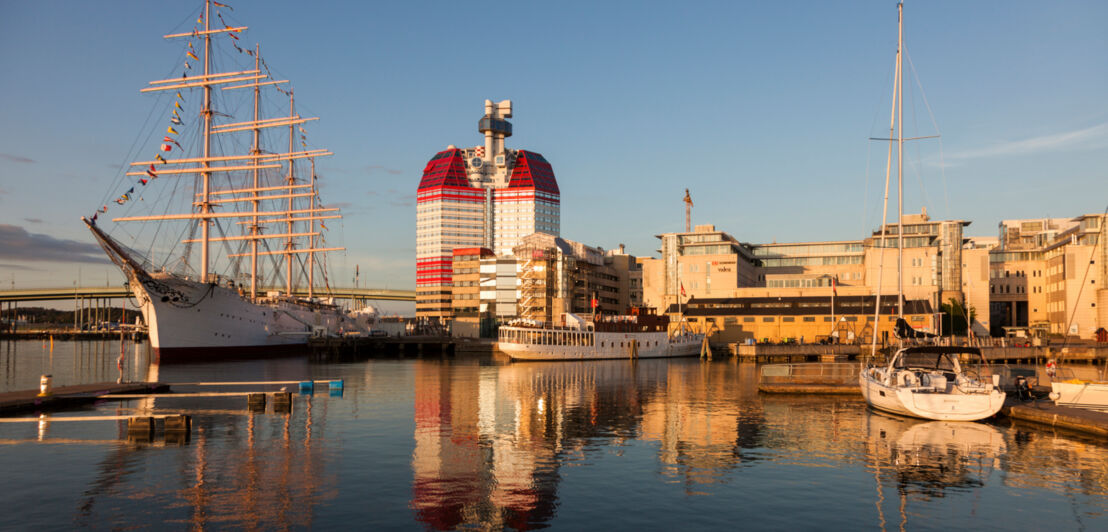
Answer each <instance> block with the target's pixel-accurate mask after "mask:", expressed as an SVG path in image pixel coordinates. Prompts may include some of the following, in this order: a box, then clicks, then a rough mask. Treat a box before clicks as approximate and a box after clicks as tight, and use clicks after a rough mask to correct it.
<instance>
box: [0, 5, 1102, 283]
mask: <svg viewBox="0 0 1108 532" xmlns="http://www.w3.org/2000/svg"><path fill="white" fill-rule="evenodd" d="M224 3H227V4H230V5H231V6H233V7H234V11H233V12H227V13H228V15H230V16H229V17H228V19H229V21H231V22H232V23H236V24H243V25H247V26H250V29H249V30H248V31H247V32H246V33H244V34H243V37H242V42H244V43H254V42H260V43H262V46H263V52H264V54H265V57H266V59H267V61H268V62H269V64H270V65H271V67H273V69H274V71H275V72H276V73H278V75H280V76H283V77H286V78H288V79H291V80H292V81H293V86H294V87H295V89H296V94H297V103H298V108H299V110H300V111H301V112H302V113H303V114H308V115H312V116H319V117H321V120H320V121H318V122H315V123H313V124H312V128H311V130H312V136H313V137H312V140H313V142H314V143H315V144H316V145H319V146H325V147H327V148H330V149H331V150H333V151H334V152H335V156H333V157H330V158H327V159H324V160H321V161H320V166H319V173H320V174H321V175H322V176H323V177H324V179H325V180H326V182H327V185H326V188H325V189H324V191H323V196H324V198H325V200H330V201H337V202H341V203H342V204H343V206H344V210H345V214H346V218H345V219H344V220H343V223H342V224H341V226H340V227H337V228H333V229H338V231H337V232H334V233H333V234H332V240H339V241H341V243H342V244H343V245H345V246H346V247H347V248H349V251H348V252H347V253H346V255H345V256H342V257H336V260H334V261H333V263H332V264H333V266H334V267H335V269H336V270H337V271H336V272H335V274H334V275H335V277H336V278H337V279H350V278H351V277H352V270H353V268H354V265H355V264H358V265H360V269H361V274H362V279H363V284H368V285H370V286H378V287H389V288H412V287H413V286H414V260H415V251H414V248H415V243H414V242H415V227H414V220H415V205H414V203H415V202H414V197H415V189H416V186H417V184H418V182H419V177H420V175H421V172H422V169H423V166H424V164H425V163H426V161H427V159H428V158H429V157H430V156H431V155H433V154H434V153H435V152H436V151H438V150H441V149H443V148H444V147H445V146H446V145H448V144H456V145H459V146H472V145H477V144H479V143H481V142H482V137H481V136H480V134H479V133H478V132H477V131H476V123H477V119H478V118H480V115H481V114H482V112H483V107H482V104H483V101H484V100H485V99H486V98H488V99H492V100H501V99H512V100H513V101H514V104H515V117H514V118H513V119H512V122H513V124H514V128H515V136H513V137H512V138H510V139H508V145H509V147H512V148H524V149H529V150H534V151H538V152H541V153H543V154H544V155H545V157H546V158H547V159H548V160H549V161H550V162H551V164H552V165H553V167H554V171H555V174H556V175H557V178H558V182H559V185H560V187H561V189H562V236H564V237H566V238H570V239H573V240H578V241H581V242H585V243H588V244H592V245H599V246H602V247H605V248H613V247H616V246H617V245H618V244H620V243H623V244H626V245H627V246H628V250H629V251H630V252H631V253H633V254H636V255H652V254H654V250H655V249H656V242H657V240H656V239H655V238H654V235H656V234H659V233H662V232H667V231H674V230H681V229H683V225H684V206H683V204H682V203H681V198H682V197H683V193H684V189H685V188H689V189H690V191H691V193H692V197H693V200H694V202H695V207H694V208H693V222H694V223H714V224H715V225H716V226H717V228H719V229H722V230H725V231H728V232H730V233H731V234H733V235H734V236H735V237H736V238H738V239H740V240H743V241H747V242H753V243H760V242H772V241H777V242H795V241H812V240H845V239H857V238H862V237H863V236H864V235H865V233H866V231H868V230H871V229H872V228H874V227H876V226H877V225H878V224H879V223H880V212H881V211H880V193H881V187H882V183H883V179H884V166H885V153H886V145H885V144H883V143H879V142H872V141H868V140H867V138H868V137H883V136H886V134H887V128H888V112H889V103H890V93H891V87H892V75H893V60H894V54H895V47H896V4H895V2H892V1H863V2H757V3H755V2H687V3H673V2H555V3H542V4H540V3H529V2H521V3H511V4H506V3H503V2H462V3H447V2H430V1H428V2H418V1H411V2H312V3H304V4H302V5H301V4H295V3H292V2H284V1H266V2H258V1H245V0H227V1H226V2H224ZM199 5H200V3H199V2H195V3H193V2H139V1H130V2H128V1H118V2H106V3H90V2H60V1H43V2H14V1H5V2H3V4H2V11H3V17H0V72H3V75H2V76H0V96H2V97H0V123H2V124H3V125H4V126H5V127H3V128H0V239H3V240H4V241H3V242H0V248H2V249H5V250H6V251H0V283H2V284H3V285H8V284H10V283H11V282H13V281H14V283H15V284H16V286H23V287H34V286H65V285H70V284H72V282H73V280H74V279H75V278H76V277H77V271H78V268H80V271H81V277H82V280H83V282H85V283H86V284H87V283H89V282H109V281H110V282H118V280H119V278H118V277H117V274H115V273H114V272H113V271H112V269H111V268H110V267H109V266H107V265H105V264H103V263H97V262H94V261H96V260H98V255H97V253H98V251H97V250H95V249H94V248H90V247H89V246H92V245H93V241H92V239H91V236H90V235H89V233H88V231H87V230H86V229H85V228H84V227H83V225H82V224H81V223H80V221H79V217H80V216H81V215H87V214H89V213H91V212H92V211H93V210H94V209H95V208H96V207H97V203H98V201H99V199H100V198H102V197H104V196H105V194H106V193H111V192H107V190H108V188H109V187H111V186H112V184H113V182H115V179H116V177H117V175H118V170H117V169H116V167H117V166H118V165H120V164H122V163H125V162H128V161H125V160H124V159H125V157H126V156H127V154H128V152H129V150H130V149H131V147H132V144H133V143H135V142H136V134H137V133H138V131H139V128H140V127H141V126H142V125H143V124H144V121H145V120H146V119H147V116H148V114H149V113H150V111H151V108H152V107H153V104H154V100H153V98H152V97H150V96H148V95H143V94H139V92H138V90H139V89H140V88H141V87H143V86H144V85H145V84H146V82H147V81H149V80H153V79H158V78H160V77H163V76H164V75H165V74H166V73H167V72H170V71H172V69H173V68H174V65H176V64H178V60H179V57H180V48H179V45H178V44H177V43H169V42H166V41H165V40H163V39H162V38H161V35H163V34H165V33H169V32H171V31H177V30H180V28H182V27H186V30H187V29H188V28H191V20H192V19H193V18H195V14H196V13H197V12H198V11H199ZM905 14H906V15H905V21H906V22H905V35H906V42H907V49H908V56H909V58H910V60H911V64H912V66H913V67H914V69H913V70H910V71H909V73H910V74H913V75H914V76H916V77H918V79H919V83H920V84H921V85H922V88H923V90H922V91H920V89H919V87H918V86H917V85H916V82H915V80H914V79H913V80H911V82H910V83H908V82H906V84H905V85H906V96H905V104H906V109H905V113H904V114H905V135H906V136H914V135H932V134H935V133H936V127H935V125H933V124H932V121H931V119H930V118H929V114H928V108H927V107H926V106H925V105H924V104H923V96H924V95H925V96H926V99H927V103H929V104H930V109H931V112H932V113H933V114H934V117H935V124H937V126H938V132H940V133H941V134H942V140H941V141H937V140H925V141H918V142H916V143H911V144H910V145H909V147H908V148H906V157H905V161H906V181H905V207H906V211H907V212H916V211H918V210H919V208H920V207H921V206H926V207H927V209H928V212H929V213H930V214H931V215H932V216H933V217H934V218H958V219H966V220H970V221H972V222H973V223H972V225H971V226H970V228H969V230H968V232H969V234H970V235H978V236H993V235H995V234H996V227H997V223H998V222H999V221H1000V220H1001V219H1007V218H1035V217H1068V216H1076V215H1079V214H1085V213H1092V212H1101V211H1102V210H1103V209H1104V208H1105V204H1106V202H1108V179H1106V177H1108V176H1106V173H1108V105H1106V104H1105V100H1104V97H1105V95H1106V94H1108V64H1106V62H1105V57H1108V30H1106V29H1105V28H1108V3H1105V2H1096V1H1088V2H1081V1H1063V2H1032V1H1004V2H1000V1H997V2H985V1H982V2H955V1H949V2H948V1H929V2H909V3H908V4H907V5H906V7H905ZM139 140H143V139H139ZM940 162H945V167H944V166H943V165H942V164H940ZM74 259H76V260H74ZM102 280H103V281H102ZM343 284H347V283H343Z"/></svg>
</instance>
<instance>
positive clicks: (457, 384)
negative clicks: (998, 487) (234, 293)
mask: <svg viewBox="0 0 1108 532" xmlns="http://www.w3.org/2000/svg"><path fill="white" fill-rule="evenodd" d="M415 364H416V377H415V434H414V436H415V448H414V451H413V453H412V473H413V492H412V499H411V503H410V506H411V508H412V509H413V510H414V512H415V515H416V518H417V519H418V520H419V521H420V522H422V523H424V524H425V525H427V526H430V527H432V528H437V529H446V528H457V527H481V528H487V527H503V526H509V527H512V528H533V527H535V526H543V525H546V524H549V523H550V522H551V521H552V520H553V519H554V518H555V517H556V511H557V509H558V507H559V503H558V498H559V484H560V482H561V475H560V473H559V472H560V471H562V470H564V468H565V467H567V466H576V465H591V464H593V463H595V462H596V461H597V460H599V459H602V458H603V457H605V456H616V457H621V456H623V452H624V449H625V448H627V447H628V446H634V445H641V444H647V445H649V446H651V447H652V448H653V449H656V451H655V458H654V460H655V464H656V467H655V469H657V471H658V474H659V477H660V478H659V480H660V481H662V482H668V481H674V482H680V483H681V484H682V485H683V486H684V488H685V493H686V495H689V496H697V495H703V494H708V493H711V491H712V488H711V486H712V485H715V484H718V483H727V482H731V481H734V480H735V479H736V474H737V472H738V471H740V470H741V469H743V468H748V467H754V466H757V465H758V464H759V463H763V462H768V463H777V464H783V465H799V466H803V467H808V468H825V467H831V468H844V467H861V468H865V469H867V470H869V471H871V472H872V474H873V489H874V491H873V492H871V493H873V496H872V500H873V501H874V502H875V509H876V512H877V515H878V524H879V526H881V527H882V528H884V527H885V526H886V523H885V514H886V513H889V511H892V512H893V513H898V514H899V515H900V516H901V518H902V521H901V526H904V525H905V524H906V523H907V519H908V515H909V514H910V513H911V504H913V503H915V502H921V503H924V504H926V503H927V502H928V501H931V500H934V499H941V498H943V497H948V496H950V495H952V494H957V493H966V492H971V491H973V490H977V489H980V488H982V487H984V486H986V485H987V483H988V482H989V479H990V478H991V476H992V475H993V474H994V473H999V474H1001V475H1003V478H1004V482H1005V484H1008V485H1013V486H1019V485H1025V486H1028V487H1035V488H1043V487H1047V488H1052V489H1062V490H1065V489H1072V488H1073V481H1072V480H1068V479H1065V478H1062V477H1059V476H1058V475H1056V474H1055V473H1054V472H1052V471H1055V472H1056V467H1055V464H1050V463H1046V460H1045V459H1044V458H1043V457H1042V456H1041V455H1039V454H1037V452H1022V451H1021V450H1017V452H1016V454H1018V456H1019V461H1020V462H1021V463H1023V464H1033V465H1030V466H1021V467H1012V466H1011V462H1012V452H1011V451H1010V450H1009V442H1008V438H1007V437H1006V435H1005V433H1004V432H1003V431H1002V430H1001V429H1000V428H998V427H997V426H993V425H989V424H983V423H957V422H926V421H921V420H913V419H908V418H900V417H896V416H889V415H885V414H881V413H876V412H873V411H870V410H868V409H867V408H866V407H865V406H864V403H862V402H861V401H860V399H859V398H854V397H836V396H767V397H759V396H758V395H757V392H756V391H754V390H756V382H755V380H756V371H755V367H754V366H753V365H740V364H734V363H730V364H729V363H727V362H723V363H716V364H703V363H699V362H696V361H639V362H636V363H631V362H627V361H599V362H597V361H593V362H582V363H574V362H558V363H523V364H519V363H516V364H508V365H502V366H483V367H464V366H463V367H459V366H451V365H447V364H442V363H439V362H416V363H415ZM1016 434H1017V435H1019V434H1024V433H1022V432H1017V433H1016ZM1034 434H1035V436H1026V435H1025V436H1020V438H1023V440H1022V441H1017V443H1016V447H1017V449H1020V448H1022V447H1026V446H1028V444H1029V443H1028V442H1039V441H1040V440H1041V439H1042V438H1043V436H1042V435H1041V433H1034ZM1062 441H1063V442H1068V443H1065V444H1061V443H1056V445H1058V446H1061V447H1062V448H1065V446H1066V445H1069V446H1071V447H1072V446H1077V448H1080V449H1081V450H1082V451H1090V452H1092V453H1093V455H1092V456H1083V457H1077V456H1073V455H1072V454H1071V455H1067V456H1066V457H1065V459H1068V460H1071V461H1074V463H1075V466H1074V469H1075V472H1080V473H1082V474H1080V475H1078V476H1077V478H1078V479H1079V480H1078V484H1080V485H1081V487H1080V489H1081V491H1082V492H1084V493H1096V494H1102V493H1103V489H1104V486H1106V485H1108V483H1106V482H1105V481H1106V479H1105V478H1104V477H1105V474H1104V471H1105V470H1104V464H1108V456H1106V455H1105V454H1104V453H1105V450H1104V448H1103V447H1102V446H1101V445H1098V444H1096V445H1094V444H1076V443H1073V442H1072V440H1069V439H1063V440H1062ZM1040 443H1041V442H1040ZM1070 450H1071V451H1072V452H1076V451H1075V450H1074V449H1072V448H1071V449H1070ZM1055 452H1056V453H1057V452H1060V451H1058V449H1057V447H1056V448H1055ZM1060 458H1061V457H1060ZM1090 459H1092V460H1093V462H1094V463H1098V464H1100V465H1099V469H1098V468H1091V469H1090V468H1089V467H1088V465H1089V460H1090ZM643 465H644V464H636V467H640V466H643ZM1028 471H1032V473H1031V474H1030V475H1027V474H1025V473H1026V472H1028ZM1034 471H1038V472H1045V473H1043V474H1039V473H1038V472H1034ZM886 490H892V492H893V493H894V494H895V495H890V496H889V500H890V504H893V505H894V506H895V509H893V508H886V506H887V505H886V500H885V499H886Z"/></svg>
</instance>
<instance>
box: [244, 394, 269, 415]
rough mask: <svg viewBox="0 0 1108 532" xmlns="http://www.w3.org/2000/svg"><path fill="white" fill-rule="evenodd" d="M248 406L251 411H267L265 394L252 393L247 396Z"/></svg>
mask: <svg viewBox="0 0 1108 532" xmlns="http://www.w3.org/2000/svg"><path fill="white" fill-rule="evenodd" d="M246 407H247V409H249V410H250V411H251V412H265V394H264V393H252V394H250V395H247V396H246Z"/></svg>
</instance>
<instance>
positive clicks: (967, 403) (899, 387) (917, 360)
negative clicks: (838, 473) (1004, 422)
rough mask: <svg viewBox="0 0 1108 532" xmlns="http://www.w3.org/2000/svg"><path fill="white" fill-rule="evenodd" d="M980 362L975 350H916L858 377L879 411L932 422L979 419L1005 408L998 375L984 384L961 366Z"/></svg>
mask: <svg viewBox="0 0 1108 532" xmlns="http://www.w3.org/2000/svg"><path fill="white" fill-rule="evenodd" d="M971 359H972V360H979V361H982V362H983V361H984V359H983V358H982V357H981V350H980V349H978V348H975V347H957V346H916V347H907V348H904V349H900V350H898V351H897V352H896V354H895V355H893V357H892V358H891V359H890V360H889V363H888V365H886V366H884V367H870V368H866V369H865V370H863V371H862V373H861V374H859V376H858V380H859V384H860V386H861V388H862V396H863V397H864V398H865V400H866V402H867V403H869V405H870V406H872V407H873V408H876V409H878V410H883V411H885V412H890V413H893V414H899V415H902V416H911V417H918V418H922V419H931V420H936V421H977V420H981V419H985V418H988V417H991V416H993V415H995V414H996V413H997V412H999V411H1000V408H1001V407H1002V406H1004V397H1005V394H1004V392H1003V391H1001V389H1000V385H999V384H1000V382H999V381H1000V376H999V375H993V376H992V377H991V381H983V380H982V378H981V377H980V373H979V372H978V370H976V369H968V368H966V367H965V366H964V365H963V364H965V363H966V362H968V361H969V360H971Z"/></svg>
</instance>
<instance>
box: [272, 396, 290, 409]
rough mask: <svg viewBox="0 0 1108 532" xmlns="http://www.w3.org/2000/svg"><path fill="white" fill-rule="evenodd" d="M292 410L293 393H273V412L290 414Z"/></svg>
mask: <svg viewBox="0 0 1108 532" xmlns="http://www.w3.org/2000/svg"><path fill="white" fill-rule="evenodd" d="M290 412H292V393H290V392H274V394H273V413H275V414H288V413H290Z"/></svg>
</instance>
